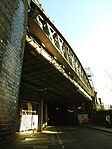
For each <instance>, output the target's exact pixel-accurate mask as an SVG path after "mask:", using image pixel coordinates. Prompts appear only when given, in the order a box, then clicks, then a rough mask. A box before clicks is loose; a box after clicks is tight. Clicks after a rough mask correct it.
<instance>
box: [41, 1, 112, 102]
mask: <svg viewBox="0 0 112 149" xmlns="http://www.w3.org/2000/svg"><path fill="white" fill-rule="evenodd" d="M40 3H41V4H42V6H43V8H44V10H45V11H46V13H47V15H48V16H49V17H50V19H51V21H53V22H54V24H55V26H56V27H57V28H58V30H59V31H60V32H61V33H62V35H63V36H64V37H65V38H66V39H67V41H68V42H69V44H70V45H71V47H72V48H73V50H74V52H75V53H76V55H77V56H78V58H79V59H80V61H81V63H82V65H83V67H84V68H86V67H90V68H91V71H92V73H93V75H94V76H93V81H94V85H95V88H96V91H97V92H98V97H100V98H102V101H103V102H104V104H112V62H111V59H112V58H111V55H112V52H111V51H112V0H69V1H68V0H61V1H59V0H57V1H53V0H40Z"/></svg>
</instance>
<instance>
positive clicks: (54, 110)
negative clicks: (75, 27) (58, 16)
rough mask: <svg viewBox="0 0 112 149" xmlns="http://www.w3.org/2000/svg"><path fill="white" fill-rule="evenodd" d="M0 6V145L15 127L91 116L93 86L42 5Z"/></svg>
mask: <svg viewBox="0 0 112 149" xmlns="http://www.w3.org/2000/svg"><path fill="white" fill-rule="evenodd" d="M6 5H7V8H6V7H5V6H6ZM0 10H1V13H0V26H1V27H2V28H1V29H0V31H1V32H0V48H1V49H2V50H1V53H0V64H1V65H0V128H1V131H0V144H1V147H3V148H4V146H6V145H7V142H8V143H10V144H11V142H13V141H12V140H13V138H14V133H15V130H16V131H27V130H31V129H32V130H34V129H37V131H42V128H43V127H45V126H46V125H47V124H52V123H53V124H61V125H62V124H63V123H64V124H72V125H74V124H77V123H78V121H79V119H78V115H79V114H84V116H86V118H87V119H91V118H92V112H93V111H92V110H93V101H94V99H95V91H94V88H93V86H92V85H91V83H90V81H89V78H88V76H87V74H86V72H85V70H84V68H83V66H82V64H81V62H80V60H79V59H78V57H77V55H76V54H75V51H74V50H73V49H72V47H71V46H70V45H69V43H68V42H67V40H66V39H65V38H64V37H63V35H62V34H61V33H60V31H59V30H58V29H57V28H56V27H55V25H54V24H53V22H52V21H51V20H50V19H49V17H48V16H47V14H46V13H45V11H44V9H43V8H42V6H41V5H40V3H39V2H38V1H37V0H20V1H18V0H15V1H14V2H12V1H10V0H8V3H7V4H5V2H1V3H0ZM7 12H10V13H7ZM86 122H87V121H86ZM9 136H10V137H9ZM9 138H10V139H9ZM9 148H11V147H9Z"/></svg>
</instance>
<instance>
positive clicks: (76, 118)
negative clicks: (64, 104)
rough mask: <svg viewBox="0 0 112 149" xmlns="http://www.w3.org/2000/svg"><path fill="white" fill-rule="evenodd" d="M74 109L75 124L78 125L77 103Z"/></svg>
mask: <svg viewBox="0 0 112 149" xmlns="http://www.w3.org/2000/svg"><path fill="white" fill-rule="evenodd" d="M73 109H74V124H75V125H76V124H78V106H77V103H75V104H74V105H73Z"/></svg>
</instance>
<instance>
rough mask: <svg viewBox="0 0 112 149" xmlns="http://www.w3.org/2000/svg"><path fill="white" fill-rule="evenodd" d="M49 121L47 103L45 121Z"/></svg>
mask: <svg viewBox="0 0 112 149" xmlns="http://www.w3.org/2000/svg"><path fill="white" fill-rule="evenodd" d="M47 121H48V106H47V104H45V122H47Z"/></svg>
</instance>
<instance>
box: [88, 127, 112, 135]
mask: <svg viewBox="0 0 112 149" xmlns="http://www.w3.org/2000/svg"><path fill="white" fill-rule="evenodd" d="M87 127H89V128H93V129H97V130H101V131H104V132H108V133H112V128H108V127H104V126H96V125H87Z"/></svg>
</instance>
